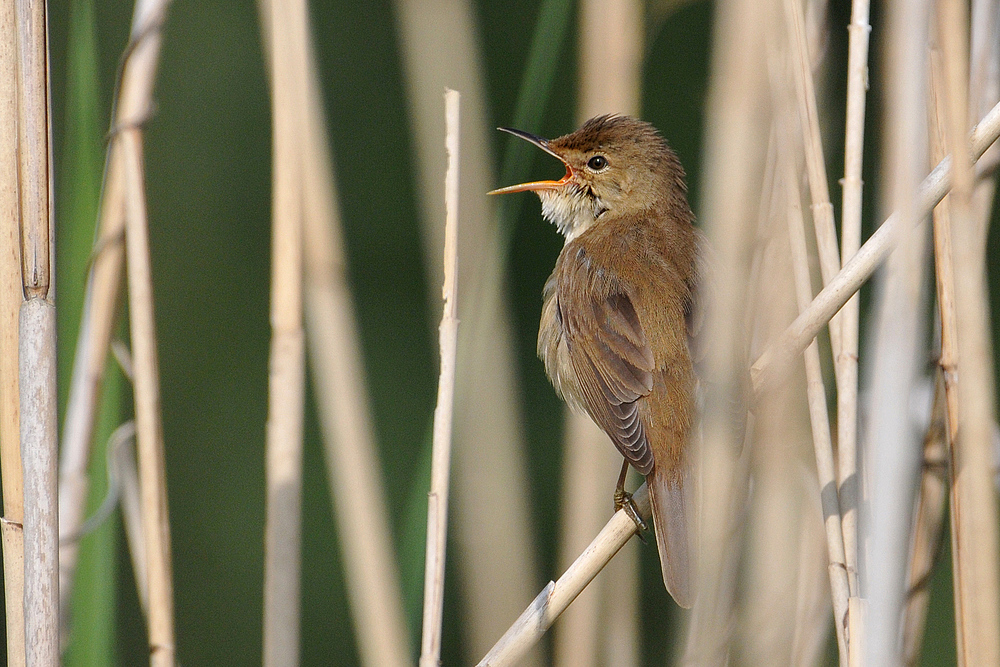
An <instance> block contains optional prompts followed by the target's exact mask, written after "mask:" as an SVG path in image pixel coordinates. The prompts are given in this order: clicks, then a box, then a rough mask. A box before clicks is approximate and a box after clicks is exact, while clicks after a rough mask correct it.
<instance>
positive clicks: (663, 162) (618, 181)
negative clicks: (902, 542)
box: [490, 116, 686, 243]
mask: <svg viewBox="0 0 1000 667" xmlns="http://www.w3.org/2000/svg"><path fill="white" fill-rule="evenodd" d="M499 129H500V130H502V131H504V132H509V133H510V134H513V135H514V136H516V137H520V138H521V139H524V140H525V141H528V142H530V143H532V144H534V145H535V146H538V147H539V148H541V149H542V150H543V151H545V152H546V153H548V154H549V155H553V156H555V157H557V158H559V160H560V161H562V163H563V165H565V167H566V174H565V175H564V176H563V177H562V178H561V179H559V180H558V181H532V182H530V183H521V184H520V185H511V186H508V187H505V188H500V189H499V190H494V191H492V192H491V193H490V194H494V195H496V194H507V193H510V192H525V191H529V190H530V191H533V192H536V193H537V194H538V197H539V198H540V199H541V200H542V215H543V216H544V217H545V218H546V219H547V220H550V221H551V222H553V223H555V225H556V226H557V227H558V228H559V231H560V232H562V233H563V235H564V236H565V237H566V242H567V243H568V242H569V241H572V240H573V239H574V238H576V237H577V236H579V235H580V234H582V233H583V232H584V231H586V230H587V229H588V228H589V227H590V226H591V225H593V224H595V223H597V222H599V221H600V220H601V218H602V216H605V215H607V214H609V213H610V214H611V215H615V216H618V215H641V214H643V213H644V212H646V211H647V210H649V209H652V208H655V207H659V206H670V205H671V204H673V203H675V202H674V200H676V199H677V198H679V199H680V200H681V201H683V199H684V197H685V192H686V186H685V184H684V170H683V168H682V167H681V165H680V162H679V161H678V160H677V156H676V155H675V154H674V152H673V151H672V150H671V149H670V147H669V146H667V143H666V142H665V141H664V140H663V138H662V137H661V136H660V134H659V133H658V132H657V131H656V129H655V128H654V127H653V126H652V125H650V124H649V123H647V122H645V121H641V120H636V119H635V118H631V117H629V116H598V117H596V118H592V119H590V120H588V121H587V122H586V123H584V125H583V127H581V128H580V129H579V130H577V131H575V132H572V133H570V134H567V135H564V136H561V137H559V138H558V139H552V140H547V139H542V138H541V137H537V136H535V135H533V134H529V133H527V132H523V131H521V130H514V129H511V128H506V127H501V128H499ZM685 206H686V204H685Z"/></svg>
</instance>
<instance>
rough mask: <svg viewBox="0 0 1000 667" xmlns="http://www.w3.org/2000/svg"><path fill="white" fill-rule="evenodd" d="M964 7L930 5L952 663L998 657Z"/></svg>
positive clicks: (987, 359) (997, 574) (985, 337)
mask: <svg viewBox="0 0 1000 667" xmlns="http://www.w3.org/2000/svg"><path fill="white" fill-rule="evenodd" d="M968 20H969V17H968V10H967V8H966V5H965V4H964V3H960V2H956V1H947V2H941V3H939V4H938V21H939V27H940V38H941V45H942V52H943V64H944V86H943V90H944V93H945V95H944V100H945V104H944V105H943V106H944V109H945V113H944V114H943V116H944V123H943V125H944V128H945V139H946V145H947V146H948V148H949V149H950V152H951V153H952V157H953V160H952V165H953V171H954V186H953V189H952V192H951V194H950V196H949V199H950V202H949V208H950V212H951V218H952V223H953V224H952V233H953V236H954V243H953V244H952V252H953V266H954V269H955V271H954V296H955V319H956V325H957V326H956V331H955V333H956V339H957V343H958V363H959V369H960V373H961V379H960V381H959V382H958V415H957V417H958V427H957V431H956V438H955V439H954V440H953V441H952V443H951V445H952V466H951V475H952V479H951V483H952V484H951V489H952V492H951V517H952V548H953V552H952V553H953V562H954V565H953V567H954V575H955V587H954V593H955V623H956V635H957V643H958V663H959V665H993V664H1000V563H998V560H1000V544H998V542H1000V536H998V528H997V522H998V510H997V498H996V488H995V486H994V482H993V475H994V470H993V452H992V428H993V401H994V395H993V377H992V372H991V369H992V363H993V358H992V352H991V348H990V346H991V341H990V331H989V314H988V313H989V305H988V304H989V302H988V297H987V287H986V282H985V281H986V261H987V260H986V253H985V250H986V248H985V243H984V239H983V237H982V234H981V233H980V231H979V230H978V229H977V226H978V225H977V221H976V219H975V217H974V215H973V212H972V193H973V188H974V177H975V176H974V171H973V164H972V161H971V160H970V159H969V155H968V148H967V143H966V142H967V136H968V134H967V128H968V122H969V121H968V107H969V89H968V80H969V79H968V77H969V74H968V68H969V64H968V63H969V61H968V48H969V35H968Z"/></svg>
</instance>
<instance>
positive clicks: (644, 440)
mask: <svg viewBox="0 0 1000 667" xmlns="http://www.w3.org/2000/svg"><path fill="white" fill-rule="evenodd" d="M499 129H500V130H503V131H504V132H509V133H510V134H513V135H514V136H517V137H520V138H521V139H524V140H526V141H529V142H531V143H532V144H534V145H535V146H538V147H539V148H541V149H542V150H543V151H545V152H546V153H548V154H550V155H553V156H555V157H557V158H559V160H561V161H562V163H563V164H564V165H565V166H566V175H565V176H563V177H562V178H561V179H560V180H558V181H535V182H532V183H523V184H521V185H513V186H510V187H506V188H501V189H499V190H494V191H493V192H491V193H490V194H503V193H509V192H524V191H529V190H530V191H533V192H535V193H537V194H538V196H539V198H540V199H541V200H542V215H543V216H544V217H545V218H546V219H548V220H549V221H551V222H553V223H555V225H556V227H557V228H558V229H559V231H560V232H562V234H563V235H564V236H565V237H566V245H565V246H564V247H563V249H562V252H561V253H560V254H559V258H558V259H557V260H556V266H555V269H554V270H553V271H552V275H551V276H550V277H549V279H548V281H547V282H546V284H545V288H544V290H543V292H542V298H543V306H542V319H541V323H540V325H539V330H538V355H539V356H540V357H541V359H542V361H543V362H544V363H545V371H546V373H547V374H548V376H549V379H550V380H551V381H552V384H553V385H554V386H555V389H556V392H557V393H558V394H559V395H560V397H562V398H563V400H565V401H566V402H567V403H569V405H570V406H571V407H573V408H574V409H577V410H585V411H586V412H587V414H589V415H590V416H591V418H592V419H593V420H594V421H595V422H596V423H597V425H598V426H600V427H601V429H602V430H603V431H604V432H605V433H607V434H608V436H610V437H611V440H612V441H613V442H614V444H615V446H616V447H618V450H619V451H620V452H621V453H622V455H623V456H624V457H625V461H624V463H623V466H622V474H621V476H620V477H619V481H618V488H617V490H616V492H615V507H616V508H619V507H622V506H625V507H626V508H629V507H631V516H632V517H633V519H634V520H635V521H636V522H637V523H639V524H641V519H640V518H639V516H638V514H637V513H636V512H635V508H634V506H633V505H632V503H631V498H630V497H629V496H628V494H626V493H625V492H624V481H625V473H626V472H627V470H628V465H629V464H631V465H632V467H634V468H635V469H636V470H638V471H639V472H640V473H641V474H643V475H645V477H646V481H647V483H648V486H649V493H650V498H651V501H652V509H653V526H654V528H655V531H656V544H657V548H658V550H659V554H660V565H661V567H662V570H663V583H664V584H665V585H666V587H667V590H668V591H669V592H670V594H671V595H672V596H673V598H674V600H676V601H677V604H679V605H680V606H682V607H690V606H691V604H692V602H693V601H694V591H693V582H692V568H691V549H692V547H691V540H690V532H689V522H691V521H693V516H692V511H691V508H690V499H689V497H688V494H689V493H690V491H691V483H690V481H689V478H690V476H691V475H690V466H689V462H688V438H689V434H690V431H691V427H692V423H693V421H694V405H693V395H694V390H695V382H696V380H695V375H694V371H693V368H692V361H691V354H690V352H689V349H688V322H689V319H690V316H691V314H692V298H693V295H694V288H695V282H696V279H697V275H696V273H697V269H696V264H697V261H696V260H697V254H698V249H697V248H698V240H697V234H698V233H697V232H696V231H695V228H694V226H693V224H692V222H693V219H694V216H693V214H692V213H691V208H690V207H689V206H688V203H687V196H686V193H687V186H686V184H685V182H684V169H683V168H682V167H681V164H680V162H679V161H678V159H677V156H676V155H675V154H674V152H673V151H672V150H671V149H670V147H669V146H667V143H666V142H665V141H664V140H663V138H662V137H661V136H660V134H659V133H658V132H657V131H656V129H655V128H654V127H653V126H652V125H650V124H649V123H646V122H644V121H641V120H636V119H634V118H630V117H627V116H598V117H597V118H592V119H591V120H588V121H587V122H586V123H585V124H584V125H583V127H581V128H580V129H579V130H577V131H576V132H573V133H571V134H567V135H565V136H562V137H559V138H558V139H553V140H551V141H548V140H546V139H542V138H540V137H536V136H534V135H531V134H528V133H527V132H522V131H520V130H513V129H509V128H503V127H502V128H499ZM642 527H644V526H642Z"/></svg>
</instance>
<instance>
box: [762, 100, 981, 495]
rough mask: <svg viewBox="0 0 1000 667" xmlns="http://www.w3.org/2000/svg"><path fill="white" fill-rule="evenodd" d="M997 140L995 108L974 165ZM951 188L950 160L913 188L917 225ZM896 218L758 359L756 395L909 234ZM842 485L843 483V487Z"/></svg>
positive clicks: (976, 146)
mask: <svg viewBox="0 0 1000 667" xmlns="http://www.w3.org/2000/svg"><path fill="white" fill-rule="evenodd" d="M998 136H1000V104H998V105H996V106H994V107H993V108H992V109H991V110H990V111H989V113H987V114H986V115H985V116H984V117H983V118H982V120H981V121H980V122H979V124H977V125H976V127H974V128H973V131H972V137H971V144H972V157H973V158H974V159H975V160H978V159H979V158H980V157H982V155H983V153H984V152H985V151H986V149H987V148H989V147H990V146H991V145H992V144H993V142H995V141H996V140H997V137H998ZM950 188H951V157H950V156H949V157H947V158H945V159H944V160H942V161H941V162H939V163H938V164H937V166H936V167H935V168H934V169H933V170H932V171H931V173H930V174H928V175H927V177H926V178H925V179H924V180H923V181H922V182H921V183H920V187H918V188H917V190H916V193H915V197H914V201H915V206H913V207H912V210H913V214H914V215H915V217H916V219H920V218H922V217H923V216H924V215H926V214H927V213H929V212H930V211H931V209H932V208H933V207H934V206H935V205H937V203H938V202H939V201H941V199H942V198H943V197H944V196H945V195H946V194H947V193H948V190H949V189H950ZM913 224H914V223H913V222H912V221H911V222H910V223H909V224H907V223H906V222H905V221H904V220H903V219H901V216H900V215H899V213H898V212H896V213H893V214H892V215H890V216H889V217H888V218H886V219H885V221H884V222H883V223H882V224H881V226H879V228H878V229H877V230H876V231H875V233H874V234H872V235H871V237H870V238H869V239H868V240H867V241H866V242H865V243H864V245H863V246H861V248H860V249H859V250H858V252H857V253H856V254H855V255H854V257H853V258H852V259H851V260H850V261H848V262H847V264H845V265H844V268H842V269H841V270H840V273H838V274H837V275H836V276H835V277H834V279H833V280H831V281H830V283H829V284H828V285H827V286H826V287H824V288H823V289H822V290H821V291H820V293H819V294H817V295H816V298H814V299H813V300H812V302H811V303H810V304H809V308H807V309H806V310H805V311H803V312H802V313H801V314H799V316H798V317H796V318H795V321H794V322H792V323H791V324H789V325H788V327H787V328H786V329H785V330H784V331H783V332H782V334H781V336H779V337H778V338H777V339H776V340H775V341H773V342H772V343H771V344H770V345H768V347H767V349H766V350H764V352H763V353H762V354H761V355H760V356H759V357H757V360H756V361H754V363H753V365H752V366H751V368H750V372H751V378H752V381H753V391H754V393H755V394H756V393H760V392H761V391H763V390H764V389H765V388H766V387H767V386H768V385H769V383H770V382H772V381H774V380H776V379H777V378H779V377H780V376H781V372H782V369H783V368H784V367H785V365H786V364H788V363H789V362H791V360H792V359H793V358H794V357H795V356H796V355H798V354H799V353H801V352H802V350H804V349H805V348H806V346H807V345H808V344H809V341H810V340H812V339H813V338H815V336H816V334H817V333H818V332H819V330H820V329H822V328H823V327H824V326H825V325H826V323H827V322H829V321H830V317H832V315H833V314H834V313H836V312H837V310H839V309H840V308H841V307H842V306H843V305H844V303H846V302H847V300H848V299H849V298H850V297H851V296H852V295H853V294H854V293H855V292H857V291H858V289H859V288H860V287H861V285H863V284H864V283H865V281H867V280H868V278H870V277H871V275H872V273H874V271H875V269H876V268H878V266H879V265H880V264H881V263H882V260H884V259H885V258H886V256H887V255H888V254H889V253H890V252H891V251H892V250H894V249H895V248H896V245H897V243H898V242H899V240H900V237H901V236H903V235H904V233H905V232H906V231H908V230H910V229H912V226H913ZM842 483H843V482H842Z"/></svg>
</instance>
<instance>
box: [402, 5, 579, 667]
mask: <svg viewBox="0 0 1000 667" xmlns="http://www.w3.org/2000/svg"><path fill="white" fill-rule="evenodd" d="M568 4H569V3H568V2H565V1H564V0H559V1H558V2H552V1H551V0H549V1H548V2H544V3H542V6H541V9H540V10H539V15H540V17H544V16H545V15H546V12H548V13H549V14H551V13H552V11H551V10H552V8H553V7H556V8H557V9H560V8H562V7H568ZM395 9H396V20H397V25H398V29H399V35H400V49H401V56H402V64H403V67H404V72H405V77H404V79H405V83H406V90H407V100H408V104H409V108H410V112H411V113H410V117H411V119H412V121H411V122H412V131H413V136H414V139H415V148H416V151H415V152H416V160H415V165H416V173H417V184H418V189H419V192H420V193H421V195H420V197H419V198H418V199H419V202H420V205H421V221H422V223H421V224H422V230H423V237H424V247H425V253H424V256H425V257H426V262H425V263H426V266H428V267H429V272H428V276H427V283H428V285H432V286H434V287H433V288H432V290H431V293H430V294H429V298H430V302H431V303H432V309H431V311H430V312H432V313H433V312H436V309H437V308H438V307H439V306H438V303H439V302H438V298H439V296H438V292H437V285H440V284H442V281H443V275H442V272H441V268H440V267H441V263H440V257H441V256H442V252H443V248H444V238H443V229H442V227H441V224H440V221H441V220H443V219H444V218H445V210H444V202H443V201H442V199H441V196H440V184H441V182H442V180H443V179H444V170H445V156H444V153H443V151H442V146H443V145H444V134H443V128H442V126H441V117H442V113H443V106H442V100H441V96H440V91H441V90H442V89H443V88H451V89H454V90H461V91H462V118H463V122H462V128H461V133H460V141H461V145H462V155H463V158H462V162H463V165H464V166H463V168H462V173H461V174H460V181H459V208H460V210H461V211H463V213H462V218H463V220H464V221H465V224H464V225H463V227H462V234H461V235H460V237H459V240H458V243H459V245H458V254H459V256H460V257H461V258H462V264H463V266H465V267H467V268H466V270H464V271H463V272H462V274H461V275H460V276H459V285H458V290H459V292H461V293H462V294H463V295H466V296H465V297H463V299H462V306H461V309H460V311H459V313H458V317H459V319H460V320H461V322H462V327H461V329H460V332H459V342H458V359H457V362H456V363H457V371H458V375H457V377H456V389H455V401H456V402H455V423H454V425H453V429H454V433H453V437H454V448H453V451H452V455H453V460H452V465H453V470H454V474H453V476H452V483H453V487H452V489H451V493H452V501H453V502H452V503H451V517H452V518H451V521H452V523H453V525H454V529H453V530H454V533H453V535H454V547H453V548H454V550H455V553H456V554H457V555H458V558H457V559H456V563H457V575H458V577H459V581H460V585H461V588H462V591H463V595H464V596H465V597H466V598H467V599H469V600H475V601H483V600H489V603H488V604H471V605H469V606H468V607H467V608H466V613H467V616H466V623H465V632H466V637H467V639H468V645H469V647H470V650H471V651H472V653H473V654H480V653H483V652H485V651H486V650H487V649H488V648H489V647H490V646H491V645H492V644H493V642H494V641H496V638H497V637H498V636H499V635H500V634H501V633H502V632H503V631H504V630H505V629H506V624H507V622H508V619H510V618H513V617H514V616H515V615H516V614H517V613H518V612H519V611H520V609H521V607H522V605H523V604H524V600H526V599H528V598H529V597H530V596H531V595H532V589H531V582H533V581H536V580H537V579H538V574H537V573H538V563H537V562H536V557H535V551H534V548H533V542H534V538H533V534H532V528H531V518H530V496H531V494H530V493H529V489H528V481H527V462H526V460H525V457H524V451H525V447H524V434H523V425H522V419H521V415H520V413H519V409H518V403H517V378H516V373H515V370H514V369H516V367H517V364H516V358H515V354H514V342H513V333H512V329H511V322H510V318H509V314H508V312H507V306H506V303H505V301H504V289H505V286H504V279H503V273H504V269H505V262H506V257H507V246H506V243H507V238H508V236H509V230H507V229H505V228H504V226H503V222H499V223H498V218H499V217H501V215H502V214H498V213H497V210H498V208H495V207H494V204H493V202H491V201H489V200H488V198H486V197H484V196H483V193H484V192H486V191H488V190H492V189H493V188H495V187H496V182H497V180H496V173H495V171H494V170H493V168H492V165H494V164H495V160H494V157H493V155H492V152H491V151H490V149H489V147H490V145H491V141H492V139H491V137H490V136H489V135H487V133H486V132H487V128H489V127H490V125H491V123H490V122H489V121H488V118H489V111H488V106H487V103H488V99H487V90H486V86H485V81H484V79H483V75H482V69H483V63H482V61H481V60H482V56H481V54H480V51H479V47H478V44H477V31H476V27H475V11H474V7H473V4H472V3H471V2H468V0H446V1H445V2H440V3H434V4H431V5H428V4H427V3H425V2H419V1H416V0H399V1H398V2H396V3H395ZM539 23H541V18H540V19H539ZM540 38H541V39H543V40H545V42H546V44H547V45H548V46H549V47H551V48H554V49H558V46H559V44H561V36H559V35H558V34H557V33H555V32H552V31H550V32H548V33H547V34H544V35H543V36H541V37H540ZM545 55H551V54H545ZM537 60H539V59H538V58H534V59H533V58H532V56H529V66H528V68H529V69H531V67H532V65H531V64H530V63H531V62H536V61H537ZM524 80H525V83H526V84H527V85H539V84H540V82H541V81H543V80H544V77H539V76H538V75H537V72H532V74H531V75H530V76H529V75H528V74H527V73H526V75H525V77H524ZM542 87H543V90H542V91H536V94H535V95H534V96H533V97H532V98H530V99H529V100H528V103H529V104H540V103H541V102H542V101H543V100H544V93H545V92H546V90H547V88H546V87H545V86H542ZM520 106H521V105H520V102H519V107H520ZM543 109H544V105H542V110H543ZM540 116H541V110H539V112H538V114H537V117H540ZM506 122H507V121H506V120H505V123H506ZM510 122H511V123H514V124H516V123H517V122H518V120H517V119H512V120H511V121H510ZM532 122H537V120H536V116H532ZM521 143H523V142H521ZM525 147H526V148H527V146H525ZM518 148H520V147H518ZM525 154H527V153H525ZM527 164H529V163H528V162H527V161H524V166H525V167H526V166H527ZM519 166H520V165H519ZM503 182H515V181H513V180H512V181H503ZM503 206H505V204H504V203H503V202H501V203H500V205H499V207H503ZM500 210H501V211H502V208H501V209H500ZM484 470H488V471H489V474H488V475H487V474H483V471H484ZM484 526H488V529H487V530H484V529H483V527H484ZM526 664H539V665H540V664H541V660H540V658H539V657H538V656H532V657H529V659H528V662H527V663H526Z"/></svg>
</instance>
